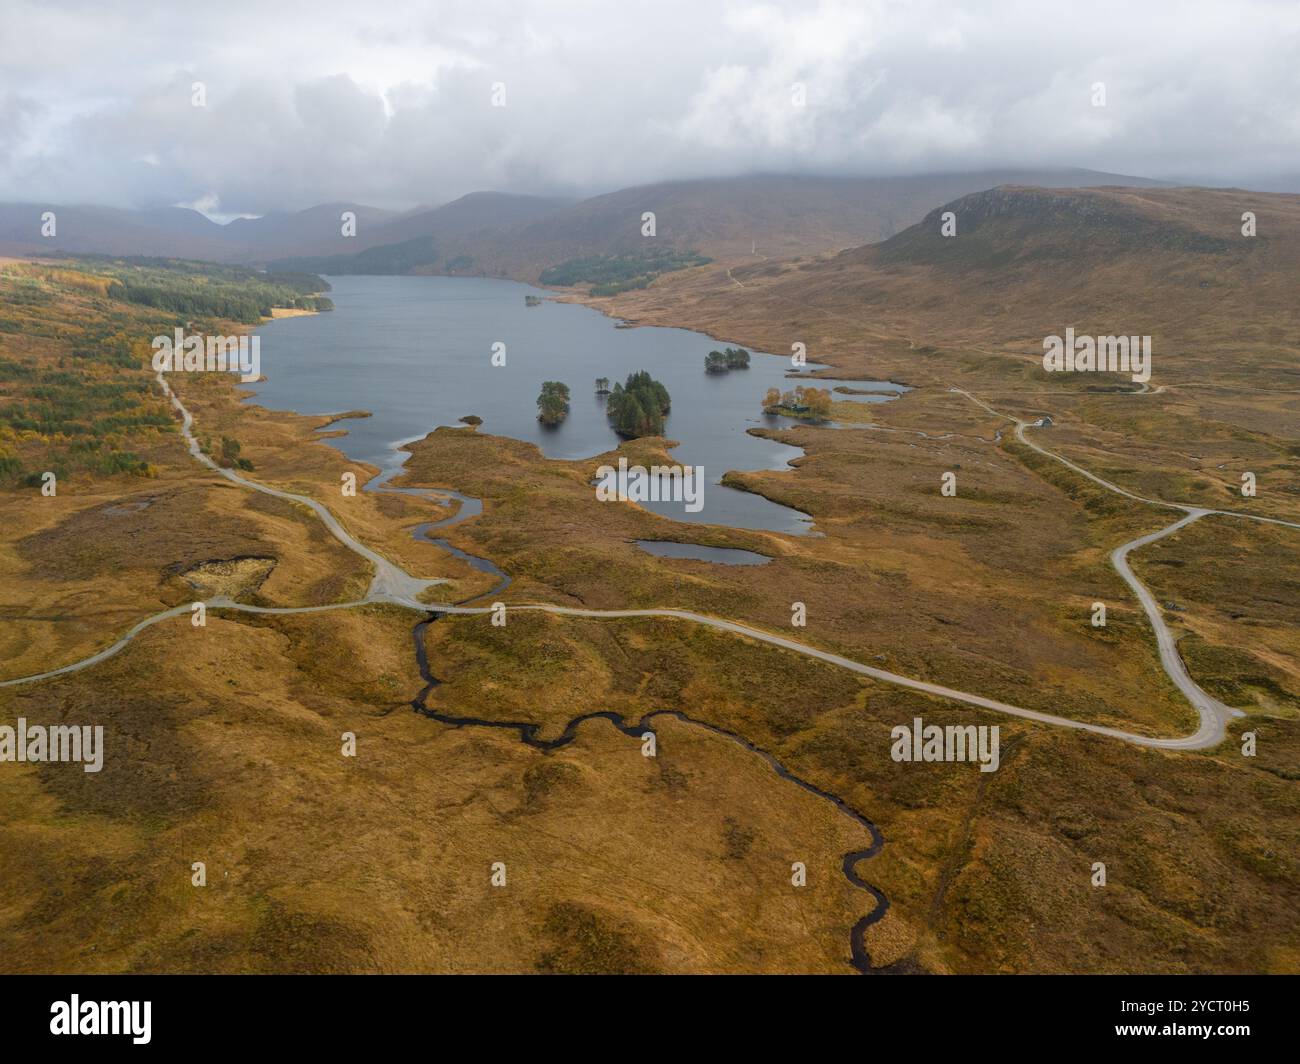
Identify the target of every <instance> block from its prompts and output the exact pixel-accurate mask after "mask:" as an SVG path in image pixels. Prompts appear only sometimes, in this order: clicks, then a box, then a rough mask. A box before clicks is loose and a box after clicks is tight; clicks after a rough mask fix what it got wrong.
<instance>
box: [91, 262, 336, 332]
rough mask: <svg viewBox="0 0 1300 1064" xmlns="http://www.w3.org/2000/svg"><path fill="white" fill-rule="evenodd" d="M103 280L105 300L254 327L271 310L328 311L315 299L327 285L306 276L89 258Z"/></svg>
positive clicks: (319, 298)
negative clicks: (105, 283)
mask: <svg viewBox="0 0 1300 1064" xmlns="http://www.w3.org/2000/svg"><path fill="white" fill-rule="evenodd" d="M89 261H90V262H91V263H93V264H94V267H95V268H97V269H98V270H99V271H100V272H101V273H102V275H103V276H104V278H105V279H106V280H107V282H108V289H107V294H108V296H109V298H110V299H117V300H121V301H122V302H124V303H135V304H137V305H139V306H145V307H155V308H157V309H159V310H165V311H170V312H171V313H173V314H178V315H183V316H185V317H191V318H194V317H209V318H223V319H225V320H227V321H237V322H241V323H243V324H246V325H255V324H256V323H257V322H259V321H260V320H261V319H262V318H266V317H270V314H271V309H272V308H273V307H287V308H290V309H294V310H333V309H334V304H333V302H331V301H330V300H329V299H327V298H326V297H324V296H322V295H319V293H321V292H326V291H329V284H328V283H327V282H326V281H325V280H324V279H323V278H321V277H318V276H316V275H315V274H310V273H292V272H286V273H259V272H258V271H256V270H249V269H244V268H243V267H239V266H214V265H209V264H207V263H192V262H171V261H168V260H165V259H146V258H131V259H113V260H103V259H93V258H92V259H90V260H89Z"/></svg>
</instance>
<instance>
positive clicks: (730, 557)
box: [635, 539, 772, 565]
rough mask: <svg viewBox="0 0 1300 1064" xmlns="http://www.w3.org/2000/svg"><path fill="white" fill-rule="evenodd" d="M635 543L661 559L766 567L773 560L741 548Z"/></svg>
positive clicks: (663, 541)
mask: <svg viewBox="0 0 1300 1064" xmlns="http://www.w3.org/2000/svg"><path fill="white" fill-rule="evenodd" d="M635 543H636V545H637V546H638V547H640V548H641V549H642V550H643V551H645V552H646V553H647V554H654V555H657V556H658V557H660V558H690V559H691V560H693V561H700V562H716V563H717V564H719V565H766V564H767V563H768V562H770V561H771V560H772V559H771V558H769V557H768V556H767V555H766V554H757V553H755V552H754V551H752V550H741V549H740V548H739V547H706V546H705V545H704V544H703V543H675V542H672V541H670V540H666V539H638V540H636V541H635Z"/></svg>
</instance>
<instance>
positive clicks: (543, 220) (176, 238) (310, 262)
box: [0, 170, 1160, 281]
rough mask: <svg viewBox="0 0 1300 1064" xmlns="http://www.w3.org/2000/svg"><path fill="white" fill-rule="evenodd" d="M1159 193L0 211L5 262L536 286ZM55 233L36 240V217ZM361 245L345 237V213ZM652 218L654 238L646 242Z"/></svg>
mask: <svg viewBox="0 0 1300 1064" xmlns="http://www.w3.org/2000/svg"><path fill="white" fill-rule="evenodd" d="M1159 184H1160V182H1154V181H1149V180H1146V179H1143V178H1138V177H1127V176H1122V175H1118V174H1106V173H1099V172H1097V171H1092V170H1055V171H1031V170H1001V171H986V172H981V173H967V174H929V175H916V176H911V177H885V178H882V177H804V176H792V175H754V176H747V177H734V178H714V179H702V180H693V181H672V182H664V183H660V184H654V185H642V186H637V187H634V188H626V189H620V190H619V191H617V192H611V193H608V194H606V195H601V196H595V197H592V198H590V199H585V200H581V201H578V202H574V201H571V200H564V199H555V198H547V197H539V196H522V195H512V194H508V193H501V192H475V193H471V194H470V195H467V196H462V197H461V198H460V199H458V200H455V201H453V202H451V203H447V204H444V205H442V206H439V207H433V208H416V209H414V210H409V211H403V212H397V211H388V210H383V209H380V208H376V207H368V206H366V205H364V204H356V203H329V204H320V205H318V206H315V207H310V208H308V209H306V210H303V211H296V212H279V213H273V214H268V215H265V216H263V217H261V218H254V219H242V218H241V219H236V220H234V221H231V222H229V223H227V224H224V225H222V224H218V223H216V222H213V221H211V220H210V219H209V218H207V217H206V216H204V215H203V214H201V213H199V212H198V211H194V210H188V209H185V208H180V207H169V208H161V209H154V210H122V209H116V208H109V207H94V206H57V205H53V204H42V203H23V204H14V203H6V204H0V254H11V255H13V254H41V253H50V252H62V253H77V254H104V255H115V256H116V255H146V256H162V257H172V258H193V259H203V260H208V261H214V262H224V263H241V264H248V265H274V266H276V267H277V268H292V269H308V270H312V271H314V272H324V273H331V274H340V273H464V274H476V275H485V276H505V277H514V278H518V279H521V280H530V281H531V280H536V279H537V277H538V276H539V275H540V273H541V271H542V270H543V269H545V268H547V267H548V266H556V265H558V264H561V263H564V262H566V261H569V260H573V259H578V258H584V257H590V256H618V255H622V256H627V255H638V254H642V253H644V252H646V251H661V250H662V249H664V248H677V249H682V250H685V249H693V250H697V251H699V252H701V253H703V254H705V255H708V256H711V257H714V258H728V257H739V256H748V255H750V254H751V251H752V252H753V253H756V254H758V255H761V256H767V257H772V258H788V257H793V256H797V255H808V254H821V253H824V252H827V251H838V250H842V249H845V248H849V247H854V246H857V245H861V244H867V243H875V242H878V241H881V240H885V239H887V238H889V237H891V236H893V235H894V234H896V233H899V232H901V231H902V230H903V229H905V228H906V227H907V226H909V225H912V224H913V223H915V222H917V221H919V220H921V219H922V218H923V217H924V216H925V215H926V213H927V212H929V211H930V210H932V209H933V208H934V207H936V206H937V205H939V204H942V203H946V202H948V201H949V200H952V199H954V198H956V197H959V196H962V195H965V194H968V193H971V192H976V191H980V190H983V189H989V188H992V187H995V186H999V185H1033V186H1040V187H1045V188H1069V187H1092V186H1098V185H1123V186H1130V187H1143V186H1156V185H1159ZM46 211H53V212H54V214H55V225H56V231H55V234H54V235H53V236H48V237H47V236H43V235H42V231H41V229H42V214H43V213H44V212H46ZM345 212H350V213H351V215H353V216H354V217H355V235H351V236H345V235H343V232H342V230H343V216H344V214H345ZM647 212H649V213H652V214H653V215H654V216H655V217H654V223H655V233H654V236H652V237H647V236H643V235H642V228H643V216H644V215H645V214H646V213H647Z"/></svg>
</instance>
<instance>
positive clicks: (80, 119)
mask: <svg viewBox="0 0 1300 1064" xmlns="http://www.w3.org/2000/svg"><path fill="white" fill-rule="evenodd" d="M195 82H202V83H203V86H204V89H205V92H206V106H203V107H196V106H194V105H193V102H192V98H193V88H192V87H193V84H194V83H195ZM1098 82H1101V83H1103V84H1104V91H1105V106H1100V107H1099V106H1094V95H1095V90H1094V85H1095V84H1096V83H1098ZM497 83H500V84H501V85H504V101H505V106H504V107H495V106H493V90H494V85H496V84H497ZM799 85H802V86H805V89H804V90H803V91H804V93H805V95H806V102H805V104H804V106H802V107H800V106H797V105H796V104H797V99H796V97H797V95H798V92H799V89H798V88H797V86H799ZM1003 165H1034V166H1085V167H1091V168H1094V169H1101V170H1110V171H1116V172H1120V173H1129V174H1138V175H1141V176H1148V177H1165V178H1173V179H1183V180H1187V179H1193V180H1199V181H1209V182H1214V183H1219V184H1241V185H1247V186H1252V187H1285V188H1287V189H1288V190H1294V191H1300V178H1297V177H1296V176H1295V175H1300V2H1297V0H1286V2H1276V3H1274V2H1264V0H1224V2H1221V3H1199V2H1196V0H1178V2H1147V3H1143V2H1142V0H1126V2H1123V3H1109V2H1095V0H1088V2H1077V0H1076V2H1066V0H1059V2H1058V0H1033V2H1024V3H996V2H990V0H984V2H977V0H968V2H967V3H965V4H957V3H948V2H927V0H918V2H914V3H897V2H872V0H852V2H831V0H827V2H819V0H802V2H791V3H786V2H783V0H779V2H769V3H748V2H743V0H741V2H734V3H730V2H713V0H683V2H678V0H640V2H635V0H606V2H604V3H594V2H563V0H514V2H510V3H505V2H493V0H466V2H460V0H452V2H446V0H437V2H426V3H411V2H406V0H371V2H368V3H361V2H357V0H349V2H347V3H334V2H332V0H311V2H305V3H297V2H292V0H287V2H286V0H281V2H276V3H271V2H268V0H252V2H244V0H208V2H202V0H187V2H183V3H174V2H173V3H138V2H132V0H120V2H116V3H105V2H103V0H91V2H85V3H81V2H36V0H0V200H24V201H43V202H52V203H58V202H62V203H73V202H80V203H106V204H113V205H118V206H158V205H165V204H177V203H184V204H189V205H195V206H199V207H201V208H202V209H204V210H206V211H208V212H209V213H212V214H214V215H220V216H225V215H231V214H240V213H251V214H260V213H263V212H265V211H268V210H273V209H284V208H300V207H306V206H310V205H312V204H314V203H320V202H330V201H339V200H348V201H356V202H362V203H372V204H377V205H380V206H389V207H403V206H411V205H414V204H417V203H420V204H436V203H441V202H445V201H447V200H449V199H452V198H454V197H456V196H458V195H461V194H463V193H466V192H470V191H474V190H476V189H487V188H492V189H501V190H506V191H518V192H539V193H560V194H571V195H580V194H589V193H592V192H600V191H608V190H612V189H615V188H620V187H624V186H627V185H634V184H642V183H645V182H648V181H657V180H661V179H665V178H674V177H694V176H707V175H718V174H733V173H744V172H752V171H781V172H795V171H802V172H818V173H874V174H885V173H913V172H923V171H936V170H971V169H981V168H985V167H991V166H1003ZM1288 175H1289V176H1288Z"/></svg>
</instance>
